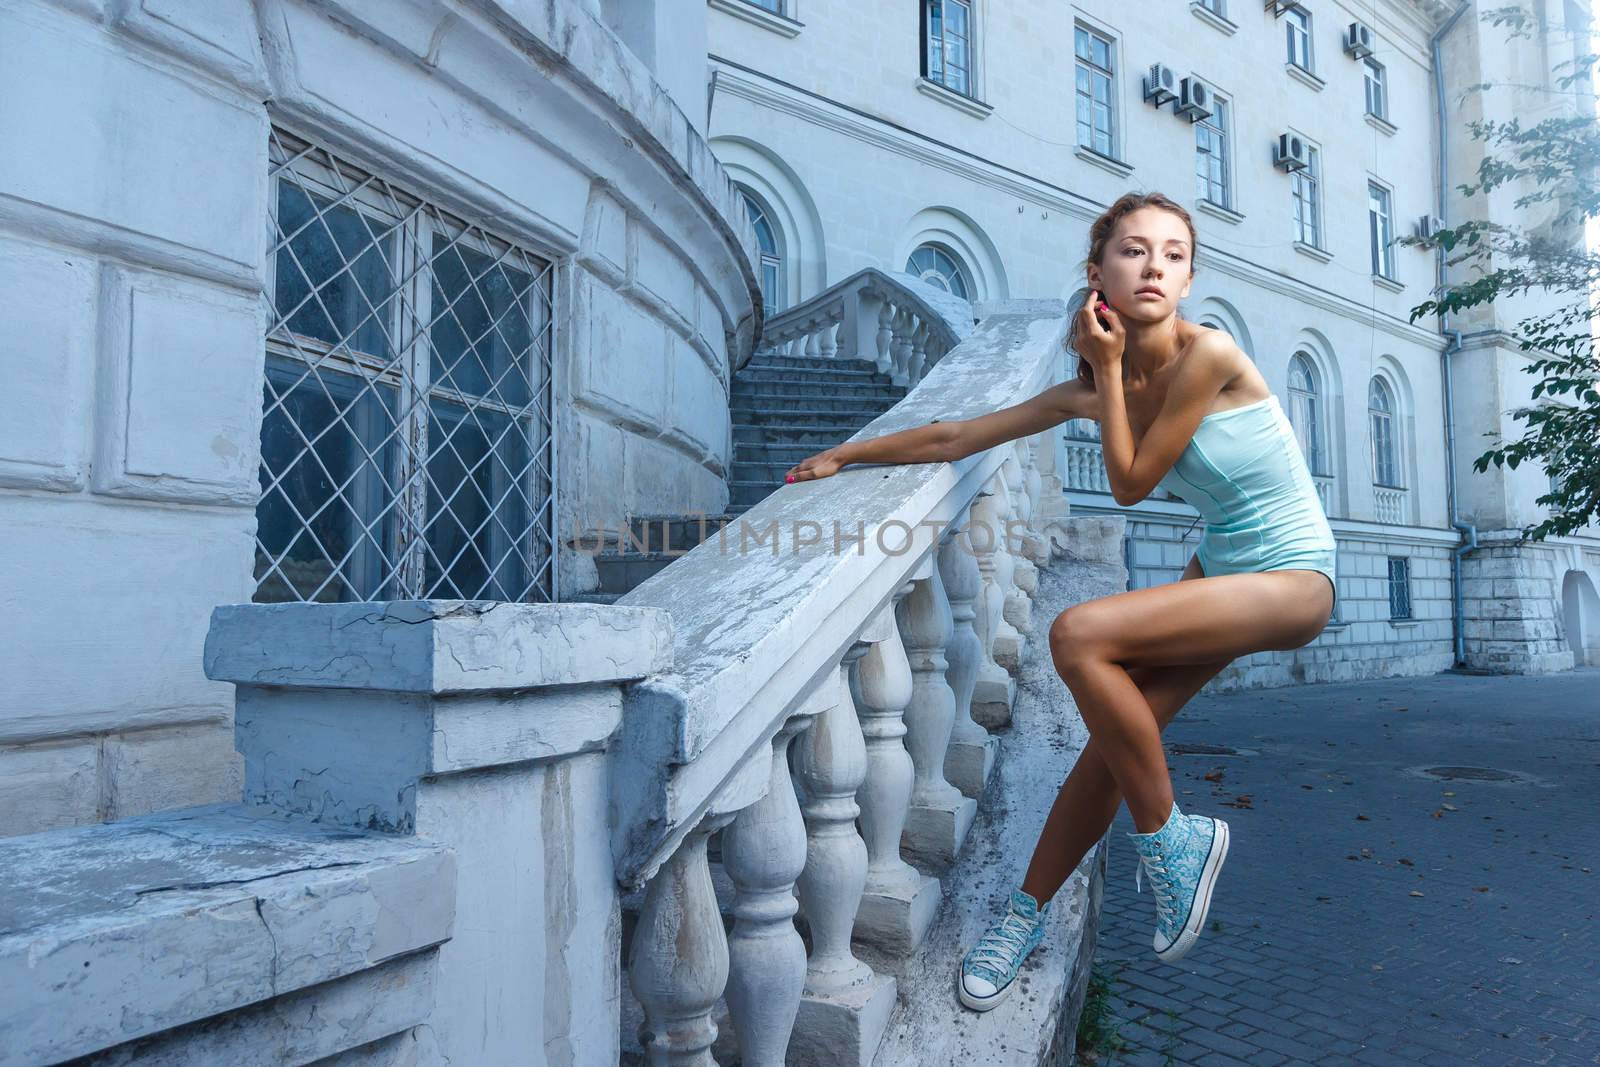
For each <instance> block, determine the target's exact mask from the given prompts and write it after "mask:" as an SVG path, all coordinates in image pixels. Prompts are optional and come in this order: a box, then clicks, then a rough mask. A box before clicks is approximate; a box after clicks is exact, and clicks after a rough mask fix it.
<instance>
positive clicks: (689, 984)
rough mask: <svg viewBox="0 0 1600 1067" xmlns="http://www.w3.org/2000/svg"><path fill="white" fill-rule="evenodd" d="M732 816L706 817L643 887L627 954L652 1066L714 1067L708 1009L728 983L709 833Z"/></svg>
mask: <svg viewBox="0 0 1600 1067" xmlns="http://www.w3.org/2000/svg"><path fill="white" fill-rule="evenodd" d="M732 818H733V814H732V813H727V814H719V815H715V816H707V817H706V818H704V819H702V820H701V822H700V824H699V825H698V826H696V827H695V828H694V829H693V830H692V831H690V832H689V834H688V835H687V836H686V837H685V838H684V840H683V843H682V844H681V845H679V846H678V850H677V851H676V852H674V853H673V854H672V858H671V859H669V860H667V861H666V863H664V864H662V866H661V869H660V870H659V871H657V872H656V876H655V877H654V878H652V879H651V880H650V885H649V887H648V888H647V889H646V890H645V897H644V904H643V906H642V907H641V908H640V909H639V925H638V926H637V928H635V930H634V933H633V944H632V946H631V951H630V952H629V956H628V983H629V985H631V986H632V987H633V993H634V996H636V997H638V999H639V1003H640V1005H641V1006H642V1007H643V1008H644V1021H643V1022H642V1023H641V1024H640V1026H639V1044H640V1045H642V1046H643V1047H644V1050H645V1055H646V1057H647V1059H648V1060H649V1062H650V1063H651V1065H652V1067H668V1065H670V1067H716V1060H714V1059H713V1058H712V1056H711V1044H712V1042H713V1041H714V1040H716V1036H717V1027H716V1024H715V1023H713V1022H712V1021H711V1011H712V1009H713V1008H714V1007H715V1006H716V1003H717V999H718V998H719V997H721V996H722V989H723V986H724V985H726V984H727V981H728V940H727V935H726V934H725V933H724V931H723V928H722V915H721V913H720V912H719V910H718V908H717V894H716V890H715V889H714V888H713V887H712V884H711V869H710V867H709V865H708V864H707V862H706V838H707V837H709V836H710V835H711V834H713V833H715V832H716V831H717V830H719V829H721V828H722V827H723V826H725V825H727V823H728V822H729V821H731V820H732Z"/></svg>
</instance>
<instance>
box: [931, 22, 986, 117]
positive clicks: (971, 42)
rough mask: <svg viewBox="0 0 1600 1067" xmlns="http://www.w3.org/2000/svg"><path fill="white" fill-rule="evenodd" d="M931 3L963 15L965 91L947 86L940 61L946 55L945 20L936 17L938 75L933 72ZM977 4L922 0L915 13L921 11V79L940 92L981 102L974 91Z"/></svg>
mask: <svg viewBox="0 0 1600 1067" xmlns="http://www.w3.org/2000/svg"><path fill="white" fill-rule="evenodd" d="M935 4H939V5H941V6H948V5H952V4H953V5H955V6H957V7H959V8H960V9H961V10H962V11H964V12H965V13H966V21H967V35H966V37H965V38H964V40H965V42H966V46H967V64H966V67H965V68H963V69H964V72H965V74H966V87H965V88H958V87H956V86H954V85H952V84H950V81H949V78H948V76H947V71H948V70H949V66H948V64H946V63H945V62H944V56H945V53H946V48H945V39H946V36H947V34H946V33H945V32H944V29H943V27H945V26H946V25H948V22H949V20H948V18H946V17H944V16H943V15H941V17H940V27H941V30H940V35H939V57H940V58H939V69H940V74H939V76H937V77H936V76H935V75H934V73H933V67H934V63H933V53H934V47H933V46H934V38H933V28H932V22H933V19H932V16H931V14H930V9H931V8H932V7H933V5H935ZM978 5H979V0H922V3H921V5H920V6H919V10H920V12H921V14H920V20H921V25H920V35H919V44H920V45H921V52H922V77H923V78H924V79H926V80H927V81H929V82H932V83H933V84H934V85H937V86H939V87H940V88H942V89H947V90H949V91H950V92H952V93H956V94H957V95H959V96H964V97H966V98H967V99H969V100H981V99H982V97H981V96H980V95H979V91H978ZM957 36H959V35H957Z"/></svg>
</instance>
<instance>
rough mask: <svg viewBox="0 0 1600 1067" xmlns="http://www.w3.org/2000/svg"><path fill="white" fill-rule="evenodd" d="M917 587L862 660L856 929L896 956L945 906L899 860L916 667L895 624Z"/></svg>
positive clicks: (900, 592) (887, 615)
mask: <svg viewBox="0 0 1600 1067" xmlns="http://www.w3.org/2000/svg"><path fill="white" fill-rule="evenodd" d="M910 592H911V583H910V582H909V581H908V582H905V583H903V584H902V585H900V586H899V587H898V588H897V589H896V590H895V591H894V595H893V596H891V597H890V598H889V602H888V603H886V604H885V605H884V606H883V608H882V610H881V612H880V615H879V618H880V619H884V620H886V621H885V623H884V624H885V625H886V626H887V627H888V633H887V634H886V636H885V637H884V639H883V640H881V641H878V642H877V643H875V644H874V645H873V646H872V647H871V648H870V649H869V650H868V651H867V654H866V655H865V656H863V657H861V661H860V662H859V663H858V664H856V670H855V673H854V675H853V676H852V677H853V679H854V683H855V692H854V696H855V702H856V710H857V713H858V714H859V715H860V716H861V732H862V734H863V735H864V736H865V738H866V742H867V778H866V781H865V782H864V783H863V784H862V787H861V790H860V792H859V793H858V796H859V798H860V801H861V836H862V837H863V838H864V839H865V840H866V842H867V888H866V892H865V893H864V894H863V895H862V898H861V911H860V912H859V913H858V914H857V915H856V926H855V935H856V937H858V938H860V939H861V940H863V941H866V942H869V943H871V944H873V945H876V946H878V947H879V948H882V949H883V950H884V951H886V952H889V953H892V954H894V955H897V956H909V955H910V954H911V953H913V952H915V951H916V950H917V947H918V946H919V945H920V944H922V938H923V935H925V934H926V933H927V932H928V927H929V925H931V924H932V922H933V917H934V913H935V911H937V909H938V907H939V882H938V880H937V879H935V878H930V877H928V876H926V875H924V874H922V873H920V872H918V871H917V869H916V868H915V867H913V866H911V865H910V864H909V863H907V862H906V861H905V860H903V859H901V858H900V836H901V834H902V833H903V832H904V830H905V825H906V809H907V806H908V805H909V804H910V802H911V786H912V779H913V778H914V776H915V768H914V766H913V764H912V762H911V754H910V753H909V752H907V751H906V747H905V744H904V743H903V742H902V740H901V739H902V738H904V737H905V735H906V727H905V723H904V722H903V721H902V718H901V717H902V716H903V715H904V714H905V710H906V705H907V704H909V703H910V702H911V665H910V664H909V663H908V662H907V661H906V650H905V646H904V645H903V644H902V643H901V641H900V631H899V628H898V627H897V626H896V625H895V602H896V601H898V600H900V599H901V598H902V597H904V596H905V595H906V594H908V593H910Z"/></svg>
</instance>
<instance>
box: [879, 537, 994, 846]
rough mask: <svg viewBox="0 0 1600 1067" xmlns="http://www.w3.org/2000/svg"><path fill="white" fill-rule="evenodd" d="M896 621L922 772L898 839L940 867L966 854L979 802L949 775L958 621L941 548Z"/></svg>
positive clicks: (909, 724)
mask: <svg viewBox="0 0 1600 1067" xmlns="http://www.w3.org/2000/svg"><path fill="white" fill-rule="evenodd" d="M936 547H937V546H936ZM896 621H897V622H898V623H899V626H900V636H901V640H902V641H904V643H905V648H906V659H907V660H908V662H909V664H910V667H911V702H910V704H909V705H907V707H906V711H905V722H906V740H905V745H906V750H907V751H908V752H910V754H911V762H912V765H913V766H914V767H915V769H916V774H915V777H914V779H913V781H912V786H911V807H910V809H909V810H908V812H907V814H906V828H905V832H904V834H903V835H902V836H901V839H900V844H901V847H902V849H903V851H904V852H905V853H906V854H907V855H909V856H910V857H911V858H912V859H913V860H915V861H916V863H917V865H918V866H920V867H923V868H933V869H936V870H938V869H943V868H945V867H948V866H949V865H950V864H952V863H954V862H955V859H956V856H957V855H959V854H960V852H961V845H962V843H963V842H964V841H965V840H966V839H967V831H968V830H970V829H971V828H972V820H973V817H974V816H976V815H977V813H978V805H977V802H976V801H974V800H972V799H970V798H968V797H965V796H963V795H962V793H961V790H959V789H957V788H956V787H955V786H953V785H951V784H950V783H949V782H948V781H947V780H946V779H945V773H944V756H945V749H946V748H948V747H949V745H950V733H951V730H952V729H953V727H954V726H955V718H956V698H955V693H954V692H952V691H951V689H950V683H949V682H948V681H947V680H946V679H945V668H947V667H949V666H950V663H949V661H948V660H947V659H946V658H945V648H946V647H947V646H948V645H949V644H950V638H951V636H952V634H953V633H954V631H955V624H954V622H953V621H952V619H951V614H950V602H949V601H948V600H947V599H946V598H945V591H944V582H943V581H942V580H941V579H940V577H939V567H938V560H937V558H936V555H935V553H933V552H930V553H929V554H928V555H927V556H926V557H924V558H923V561H922V563H921V564H920V565H919V566H918V567H917V569H916V572H915V573H914V574H913V577H912V582H911V595H910V596H908V597H906V598H905V599H904V600H902V601H901V602H900V604H899V607H898V608H897V610H896Z"/></svg>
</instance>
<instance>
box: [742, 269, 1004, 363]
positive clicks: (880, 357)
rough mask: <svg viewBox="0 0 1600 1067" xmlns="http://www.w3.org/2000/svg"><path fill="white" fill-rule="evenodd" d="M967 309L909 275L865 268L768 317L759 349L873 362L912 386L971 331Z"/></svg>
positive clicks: (958, 299) (969, 307)
mask: <svg viewBox="0 0 1600 1067" xmlns="http://www.w3.org/2000/svg"><path fill="white" fill-rule="evenodd" d="M972 325H973V312H972V305H971V304H970V303H968V302H967V301H966V300H963V299H962V298H961V297H959V296H955V295H954V294H952V293H949V292H946V291H945V290H943V289H940V288H938V287H937V286H933V285H929V284H928V283H927V282H925V281H922V280H921V279H920V278H914V277H912V276H911V275H909V274H901V273H897V272H890V271H883V270H879V269H878V268H876V267H868V268H866V269H865V270H861V271H857V272H856V273H855V274H852V275H850V276H849V277H848V278H845V279H844V280H843V281H840V282H838V283H836V284H834V285H831V286H829V287H828V288H827V289H824V290H823V291H822V292H820V293H818V294H817V295H816V296H814V297H812V298H811V299H810V300H807V301H805V302H804V303H802V304H797V305H795V306H794V307H792V308H788V309H786V310H784V311H781V312H779V313H778V314H776V315H774V316H772V318H771V319H769V320H768V321H767V322H766V324H765V326H764V327H763V329H762V333H761V344H760V345H759V348H760V350H762V351H766V352H781V353H783V354H785V355H792V356H812V357H815V358H822V359H858V360H864V361H866V362H869V363H875V364H877V367H878V370H879V371H880V372H882V373H884V374H888V375H890V377H892V378H893V380H894V382H895V384H896V385H915V384H916V383H917V382H919V381H921V380H922V376H923V375H924V374H926V373H927V372H928V370H929V369H931V368H932V367H933V366H934V364H936V363H938V362H939V360H940V359H942V358H943V357H944V355H945V353H946V352H949V351H950V350H951V349H952V348H954V347H955V346H956V345H958V344H960V343H961V341H962V340H963V339H964V338H966V337H967V335H968V334H970V333H971V332H972Z"/></svg>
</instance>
